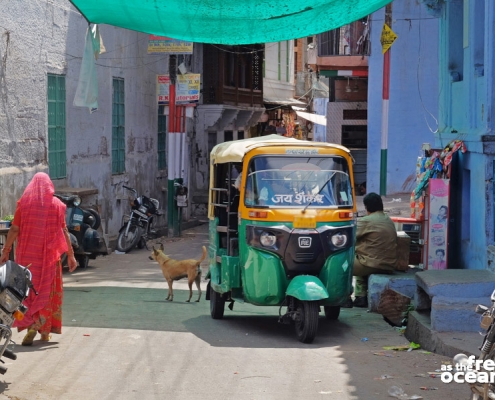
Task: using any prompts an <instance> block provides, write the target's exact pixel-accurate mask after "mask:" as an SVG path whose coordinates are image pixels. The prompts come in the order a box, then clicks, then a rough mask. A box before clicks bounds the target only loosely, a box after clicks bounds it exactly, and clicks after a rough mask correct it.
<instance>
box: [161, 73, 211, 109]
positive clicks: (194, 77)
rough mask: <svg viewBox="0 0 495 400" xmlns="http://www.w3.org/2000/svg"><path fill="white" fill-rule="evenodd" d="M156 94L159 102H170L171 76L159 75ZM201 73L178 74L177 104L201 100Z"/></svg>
mask: <svg viewBox="0 0 495 400" xmlns="http://www.w3.org/2000/svg"><path fill="white" fill-rule="evenodd" d="M156 79H157V81H156V94H157V99H158V104H160V105H162V104H168V103H169V101H170V99H169V93H170V76H169V75H157V77H156ZM200 79H201V74H184V75H177V82H176V85H175V102H176V103H177V104H184V103H197V102H198V101H199V85H200Z"/></svg>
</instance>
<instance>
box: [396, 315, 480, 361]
mask: <svg viewBox="0 0 495 400" xmlns="http://www.w3.org/2000/svg"><path fill="white" fill-rule="evenodd" d="M477 326H478V327H479V321H478V324H477ZM405 336H406V338H407V339H408V340H409V341H411V342H414V343H419V344H420V345H421V348H422V349H423V350H427V351H432V352H434V353H437V354H440V355H443V356H446V357H451V358H453V357H454V356H455V355H457V354H459V353H464V354H466V355H468V356H469V355H475V356H478V355H479V353H480V350H479V346H481V343H482V340H483V336H482V335H480V334H479V333H478V332H458V331H454V332H436V331H434V330H432V327H431V320H430V316H429V313H427V312H420V311H411V312H410V313H409V317H408V320H407V328H406V332H405Z"/></svg>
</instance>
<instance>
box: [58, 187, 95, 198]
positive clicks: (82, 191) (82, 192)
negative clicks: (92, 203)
mask: <svg viewBox="0 0 495 400" xmlns="http://www.w3.org/2000/svg"><path fill="white" fill-rule="evenodd" d="M55 193H58V194H77V195H78V196H79V197H82V196H89V195H91V194H98V189H96V188H71V187H61V188H57V189H56V190H55Z"/></svg>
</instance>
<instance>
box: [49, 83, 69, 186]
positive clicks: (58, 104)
mask: <svg viewBox="0 0 495 400" xmlns="http://www.w3.org/2000/svg"><path fill="white" fill-rule="evenodd" d="M47 92H48V93H47V101H48V171H49V175H50V178H51V179H61V178H65V177H66V176H67V153H66V129H65V76H64V75H53V74H48V90H47Z"/></svg>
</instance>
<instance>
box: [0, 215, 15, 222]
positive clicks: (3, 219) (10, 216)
mask: <svg viewBox="0 0 495 400" xmlns="http://www.w3.org/2000/svg"><path fill="white" fill-rule="evenodd" d="M13 219H14V216H13V215H12V214H9V215H6V216H4V217H3V218H2V221H11V222H12V220H13Z"/></svg>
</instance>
